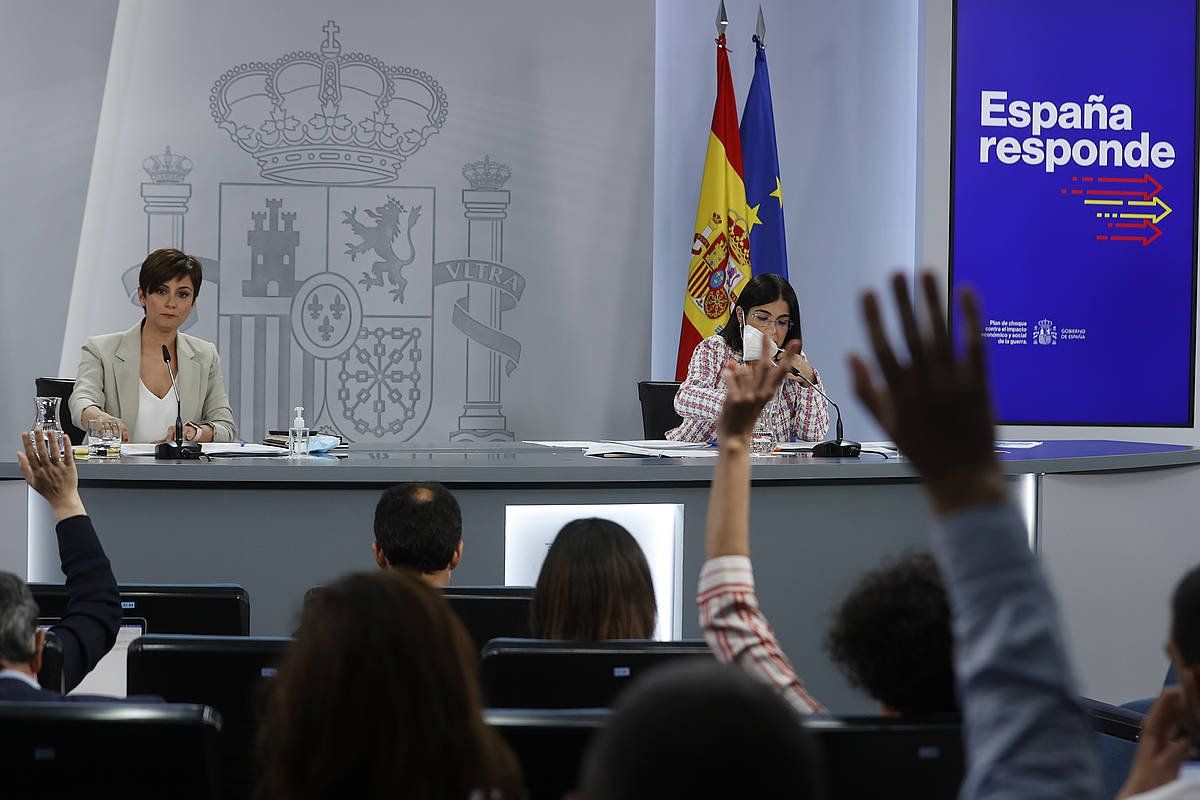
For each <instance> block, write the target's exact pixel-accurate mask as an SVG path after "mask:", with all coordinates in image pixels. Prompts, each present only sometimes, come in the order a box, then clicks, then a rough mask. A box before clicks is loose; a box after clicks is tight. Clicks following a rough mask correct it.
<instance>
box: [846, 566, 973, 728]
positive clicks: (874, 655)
mask: <svg viewBox="0 0 1200 800" xmlns="http://www.w3.org/2000/svg"><path fill="white" fill-rule="evenodd" d="M952 638H953V637H952V634H951V633H950V601H949V600H948V599H947V598H946V587H945V585H944V584H943V583H942V576H941V573H940V572H939V571H938V566H937V561H935V560H934V558H933V556H932V555H930V554H929V553H910V554H908V555H905V556H902V557H901V558H898V559H896V560H895V561H892V562H890V563H888V564H885V565H884V566H882V567H880V568H879V569H876V570H872V571H870V572H868V573H867V574H865V575H863V576H862V578H860V579H859V581H858V583H857V584H855V586H854V588H853V589H851V590H850V593H849V594H848V595H847V596H846V598H845V599H844V600H842V602H841V605H839V606H838V608H837V610H836V611H835V612H834V616H833V624H832V625H831V626H830V629H829V632H828V634H827V635H826V637H825V649H826V650H828V651H829V655H830V657H831V658H832V659H833V661H834V662H835V663H836V664H837V665H838V667H839V668H840V669H841V671H842V674H843V675H845V676H846V678H847V680H849V681H850V683H851V685H853V686H856V687H858V688H859V689H862V690H863V691H865V692H866V693H867V694H869V695H870V696H871V697H872V698H874V699H875V701H876V702H877V703H879V707H880V712H881V713H883V714H884V715H885V716H905V717H909V716H922V715H928V714H949V713H955V712H957V711H958V701H957V700H956V699H955V698H954V653H953V643H952Z"/></svg>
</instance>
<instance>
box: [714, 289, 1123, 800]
mask: <svg viewBox="0 0 1200 800" xmlns="http://www.w3.org/2000/svg"><path fill="white" fill-rule="evenodd" d="M922 286H923V291H924V293H925V301H926V302H925V307H926V309H927V311H928V315H929V322H928V324H927V325H924V326H922V325H921V324H919V323H918V322H917V318H916V312H915V310H914V308H913V304H912V302H911V300H910V297H909V289H908V283H907V280H906V279H905V278H904V276H901V275H898V276H896V278H895V279H894V280H893V289H894V292H895V295H896V305H897V307H898V311H899V316H900V319H901V322H902V327H903V330H904V334H905V340H906V343H907V345H908V352H909V357H910V361H909V363H902V362H901V361H900V360H899V359H898V358H897V356H896V355H895V352H894V351H893V349H892V346H891V343H890V341H889V340H888V337H887V335H886V334H885V333H884V330H883V323H882V319H881V314H880V309H879V303H878V300H877V299H876V297H875V295H874V294H873V293H867V294H866V295H865V296H864V298H863V313H864V316H865V319H866V326H867V330H868V333H869V336H870V341H871V344H872V347H873V349H874V352H875V358H876V362H877V364H878V367H879V370H880V372H881V373H882V376H883V384H882V385H880V384H879V383H878V379H877V378H876V377H875V376H874V375H873V374H872V372H871V370H870V369H869V368H868V366H867V364H866V362H865V361H864V360H863V359H862V358H861V357H858V356H854V357H853V358H852V359H851V367H852V370H853V374H854V382H855V391H856V393H857V395H858V397H859V399H860V400H861V401H862V402H863V404H864V405H865V406H866V407H867V408H868V409H869V410H870V412H871V413H872V414H873V415H874V416H875V418H876V420H878V422H879V424H880V426H881V427H882V428H883V430H884V431H885V432H886V433H887V435H888V436H889V437H890V438H891V439H892V440H893V441H895V442H896V444H897V445H898V446H899V448H900V450H901V451H902V452H904V454H905V455H906V456H907V457H908V459H909V460H910V461H911V462H912V464H913V466H914V467H915V468H916V469H917V471H918V472H919V473H920V475H921V477H922V478H923V480H924V488H925V490H926V493H927V494H928V496H929V499H930V503H931V505H932V506H933V511H934V514H935V516H936V517H937V520H938V524H937V525H936V526H935V527H934V532H933V552H934V555H935V557H936V558H937V560H938V564H939V566H940V567H941V570H942V575H943V577H944V579H945V581H946V591H947V595H948V597H949V598H950V607H951V609H952V620H953V622H952V630H953V634H954V671H955V676H956V682H957V687H958V693H959V698H960V703H961V706H962V714H963V736H964V740H965V751H966V755H967V774H966V777H965V778H964V781H963V786H962V791H961V793H960V795H959V796H960V797H962V798H964V800H979V799H980V798H989V800H990V799H991V798H1022V799H1023V800H1035V799H1036V798H1094V797H1097V796H1098V795H1099V791H1100V789H1099V779H1098V776H1099V768H1098V765H1097V762H1096V753H1095V747H1094V740H1093V735H1092V731H1091V726H1090V725H1089V723H1088V720H1087V717H1086V715H1085V713H1084V712H1083V709H1082V708H1081V707H1080V706H1079V704H1078V701H1077V699H1076V692H1075V688H1074V684H1073V680H1072V677H1071V668H1070V664H1069V662H1068V659H1067V656H1066V652H1065V648H1064V645H1063V641H1062V634H1061V631H1060V628H1059V622H1058V617H1057V609H1056V604H1055V602H1054V596H1053V594H1052V593H1051V591H1050V588H1049V586H1048V585H1047V583H1046V579H1045V577H1044V575H1043V574H1042V571H1041V568H1040V567H1039V565H1038V563H1037V560H1036V558H1035V557H1034V555H1033V553H1031V552H1030V550H1029V546H1028V541H1027V538H1026V532H1025V527H1024V524H1023V523H1022V521H1021V516H1020V513H1019V512H1018V511H1017V509H1016V508H1015V507H1014V506H1013V504H1012V503H1011V502H1010V500H1009V498H1008V495H1007V491H1006V487H1005V481H1004V476H1003V474H1002V472H1001V471H1000V468H999V465H998V463H997V460H996V455H995V450H994V430H993V426H992V418H991V409H990V401H989V395H988V387H987V378H986V370H985V367H984V352H983V339H982V337H981V335H980V327H979V310H978V306H977V304H976V301H975V299H974V297H973V295H971V294H970V293H964V295H963V297H962V326H961V327H962V329H963V331H964V332H965V334H966V336H965V339H966V342H965V355H964V356H962V357H961V358H960V357H958V356H956V355H955V349H954V347H953V345H952V343H951V341H950V337H949V334H948V332H947V326H946V322H945V317H944V314H943V312H942V301H941V299H940V297H939V295H938V289H937V284H936V282H935V281H934V279H933V278H932V277H931V276H925V277H924V278H923V280H922ZM787 349H788V350H789V351H795V349H796V345H795V344H791V343H789V345H788V348H787ZM784 371H785V368H782V367H770V368H769V367H767V366H764V365H755V366H754V367H751V368H746V367H740V368H738V369H731V370H729V371H727V373H726V386H727V393H726V399H725V404H724V408H723V410H722V413H721V417H720V418H719V420H718V430H719V433H720V452H719V455H718V459H717V465H716V468H715V472H714V476H713V483H712V489H711V492H710V497H709V516H708V531H707V545H706V547H707V554H708V558H709V561H708V562H707V563H706V564H705V566H704V568H703V570H702V572H701V582H700V591H699V597H698V601H699V603H700V608H701V624H702V626H703V627H704V629H705V635H706V637H707V638H708V639H709V641H710V642H712V643H713V645H714V647H713V649H714V651H716V652H717V655H718V657H720V658H722V659H723V660H728V661H736V662H737V663H738V664H739V665H741V666H743V667H744V668H746V669H747V670H749V671H751V672H753V673H754V674H756V675H758V676H760V677H762V678H764V679H766V680H769V681H771V682H772V683H774V684H775V685H776V686H777V687H778V688H779V689H780V690H781V691H783V692H784V693H785V696H786V697H787V698H788V699H789V700H790V701H791V703H792V706H793V707H794V708H797V709H799V710H810V709H812V708H814V707H815V701H812V700H811V698H808V696H807V693H806V692H805V691H804V688H803V686H802V685H801V684H800V683H799V681H798V680H797V679H796V677H795V674H794V672H792V671H791V669H790V666H787V662H786V660H785V659H784V658H783V656H782V654H781V653H779V652H778V645H776V644H775V643H774V640H773V639H769V640H768V639H766V638H765V637H761V636H759V637H749V636H747V635H746V633H745V631H746V628H745V627H744V626H736V625H734V620H735V619H736V618H737V616H738V612H739V610H745V611H746V613H750V614H753V615H755V616H756V618H757V621H758V622H761V614H760V613H759V612H758V610H757V602H756V601H755V600H754V582H753V575H752V572H751V568H750V560H749V531H748V526H749V510H750V509H749V500H750V491H749V490H750V458H749V439H750V433H751V430H752V429H753V426H754V420H755V419H756V418H757V416H758V413H759V411H760V410H761V409H762V407H763V405H764V404H765V403H766V402H767V401H768V400H770V399H771V398H772V397H773V396H774V393H775V391H776V389H777V387H778V386H779V384H780V382H781V381H782V380H783V379H784ZM724 593H732V594H733V595H734V596H735V598H734V600H733V601H729V602H725V603H723V604H722V603H718V602H716V601H715V600H714V599H713V598H714V597H717V596H719V595H721V594H724ZM714 611H715V612H717V613H714ZM756 627H762V626H761V625H757V624H756ZM772 648H774V649H772ZM783 667H787V668H786V669H784V668H783Z"/></svg>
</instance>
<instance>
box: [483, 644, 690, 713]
mask: <svg viewBox="0 0 1200 800" xmlns="http://www.w3.org/2000/svg"><path fill="white" fill-rule="evenodd" d="M712 657H713V656H712V652H711V651H710V650H709V649H708V645H707V644H705V643H704V642H703V641H702V640H688V641H681V642H652V641H611V642H564V641H555V640H549V639H547V640H539V639H493V640H492V641H491V642H489V643H488V645H487V647H485V648H484V649H483V661H482V664H481V668H480V677H481V678H482V681H483V697H484V705H486V706H487V707H488V708H543V709H544V708H608V707H610V706H611V705H612V704H613V702H614V701H615V700H616V698H617V696H618V695H619V694H620V693H621V692H622V691H624V690H625V689H626V688H628V687H629V686H630V684H632V683H634V682H635V681H636V680H637V679H638V678H640V677H641V676H642V675H644V674H645V673H646V672H648V671H650V670H652V669H653V668H654V667H656V666H658V665H659V664H663V663H666V662H668V661H674V660H676V659H680V658H704V659H711V658H712Z"/></svg>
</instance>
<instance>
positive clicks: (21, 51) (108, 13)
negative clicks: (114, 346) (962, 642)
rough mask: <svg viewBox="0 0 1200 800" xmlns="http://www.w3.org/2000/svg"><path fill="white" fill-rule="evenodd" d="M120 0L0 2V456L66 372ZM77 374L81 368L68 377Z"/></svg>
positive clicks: (12, 446)
mask: <svg viewBox="0 0 1200 800" xmlns="http://www.w3.org/2000/svg"><path fill="white" fill-rule="evenodd" d="M116 13H117V1H116V0H96V2H79V3H40V2H29V0H0V18H2V19H3V20H4V38H5V45H4V46H5V49H6V50H7V52H8V57H9V62H8V64H9V77H8V79H7V80H5V81H3V83H2V84H0V107H2V108H4V109H5V112H4V113H3V114H0V375H3V376H4V380H3V382H0V453H5V454H7V455H9V456H10V457H11V453H13V452H15V449H16V436H17V431H19V430H21V428H22V426H25V425H29V424H30V423H32V422H33V393H34V389H33V380H34V378H36V377H39V376H50V375H54V374H56V372H57V370H58V362H59V353H60V350H61V348H62V330H63V321H64V319H65V317H66V313H67V302H68V300H69V298H70V293H71V275H72V273H73V272H74V270H75V254H76V246H77V245H78V242H79V226H80V223H81V221H82V219H83V206H84V198H85V197H86V196H87V185H88V173H89V171H90V170H91V165H92V151H93V149H94V147H95V142H96V124H97V121H98V119H99V116H100V97H101V93H102V92H103V89H104V73H105V69H106V66H107V64H108V54H109V50H110V47H111V44H112V31H113V22H114V20H115V19H116ZM68 374H70V375H74V369H73V368H72V371H71V372H70V373H68Z"/></svg>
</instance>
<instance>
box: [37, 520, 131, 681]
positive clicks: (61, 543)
mask: <svg viewBox="0 0 1200 800" xmlns="http://www.w3.org/2000/svg"><path fill="white" fill-rule="evenodd" d="M55 532H56V533H57V534H58V554H59V559H60V560H61V562H62V570H63V574H64V575H66V576H67V610H66V613H65V614H63V617H62V620H60V621H59V622H58V623H57V624H55V625H54V626H53V631H54V634H55V636H57V637H58V640H59V642H60V643H61V644H62V651H63V683H64V685H65V690H66V691H70V690H71V689H74V688H75V687H76V686H77V685H78V684H79V682H80V681H81V680H83V677H84V676H85V675H87V674H88V673H89V672H91V670H92V667H94V666H96V663H97V662H99V661H100V659H101V658H103V657H104V655H105V654H106V653H107V652H108V651H109V650H111V649H112V646H113V643H114V642H116V640H117V630H118V629H119V628H120V626H121V597H120V595H119V594H118V593H117V579H116V578H115V577H114V576H113V572H112V565H111V564H109V562H108V556H106V555H105V554H104V548H103V547H101V546H100V539H99V537H97V536H96V529H95V528H93V527H92V520H91V518H90V517H87V516H78V517H70V518H69V519H64V520H63V521H62V522H60V523H58V526H57V527H56V528H55Z"/></svg>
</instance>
